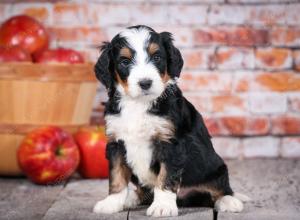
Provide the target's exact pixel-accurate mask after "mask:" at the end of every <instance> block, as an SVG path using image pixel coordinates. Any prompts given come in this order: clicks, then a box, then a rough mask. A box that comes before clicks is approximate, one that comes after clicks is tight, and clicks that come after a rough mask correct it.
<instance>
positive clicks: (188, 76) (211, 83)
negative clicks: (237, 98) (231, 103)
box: [179, 72, 232, 92]
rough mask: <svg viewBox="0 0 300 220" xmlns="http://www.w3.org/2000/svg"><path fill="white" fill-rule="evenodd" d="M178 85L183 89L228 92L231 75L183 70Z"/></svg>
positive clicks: (230, 86)
mask: <svg viewBox="0 0 300 220" xmlns="http://www.w3.org/2000/svg"><path fill="white" fill-rule="evenodd" d="M179 85H180V88H182V90H184V91H201V92H230V91H231V88H232V75H231V74H229V73H228V74H220V73H216V72H207V73H205V72H201V73H199V72H183V73H182V74H181V77H180V79H179Z"/></svg>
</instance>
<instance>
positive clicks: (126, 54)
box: [120, 47, 132, 59]
mask: <svg viewBox="0 0 300 220" xmlns="http://www.w3.org/2000/svg"><path fill="white" fill-rule="evenodd" d="M120 56H122V57H126V58H128V59H131V58H132V53H131V51H130V49H129V48H128V47H123V48H122V49H121V50H120Z"/></svg>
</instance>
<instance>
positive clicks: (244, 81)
mask: <svg viewBox="0 0 300 220" xmlns="http://www.w3.org/2000/svg"><path fill="white" fill-rule="evenodd" d="M234 78H235V79H234V83H233V91H236V92H248V91H274V92H297V91H300V75H299V74H297V73H295V72H292V71H289V72H241V73H239V74H236V75H235V76H234Z"/></svg>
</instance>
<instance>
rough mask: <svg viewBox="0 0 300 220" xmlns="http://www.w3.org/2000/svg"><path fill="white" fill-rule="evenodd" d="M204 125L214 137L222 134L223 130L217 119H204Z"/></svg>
mask: <svg viewBox="0 0 300 220" xmlns="http://www.w3.org/2000/svg"><path fill="white" fill-rule="evenodd" d="M204 123H205V125H206V127H207V129H208V131H209V133H210V134H211V135H212V136H217V135H220V134H222V128H221V127H220V123H219V121H218V120H217V118H216V117H208V116H207V117H204Z"/></svg>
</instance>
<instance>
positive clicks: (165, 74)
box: [161, 72, 171, 84]
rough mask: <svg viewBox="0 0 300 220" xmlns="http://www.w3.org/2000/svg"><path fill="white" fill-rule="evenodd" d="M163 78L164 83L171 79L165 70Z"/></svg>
mask: <svg viewBox="0 0 300 220" xmlns="http://www.w3.org/2000/svg"><path fill="white" fill-rule="evenodd" d="M161 78H162V81H163V83H164V84H166V83H167V82H168V81H169V79H171V78H170V76H169V74H168V73H167V72H165V73H164V74H163V75H162V77H161Z"/></svg>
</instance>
